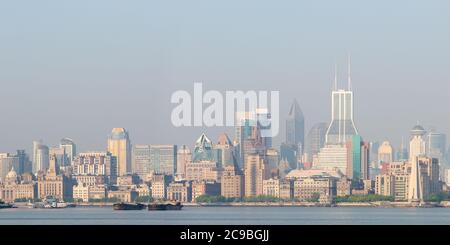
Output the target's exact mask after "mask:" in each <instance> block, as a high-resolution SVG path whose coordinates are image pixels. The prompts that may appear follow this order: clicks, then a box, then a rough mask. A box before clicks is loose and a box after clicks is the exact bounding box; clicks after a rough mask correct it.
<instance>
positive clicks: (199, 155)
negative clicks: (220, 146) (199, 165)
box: [192, 133, 216, 162]
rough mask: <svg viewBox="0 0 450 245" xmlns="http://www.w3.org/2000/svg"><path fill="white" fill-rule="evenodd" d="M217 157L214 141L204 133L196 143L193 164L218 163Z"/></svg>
mask: <svg viewBox="0 0 450 245" xmlns="http://www.w3.org/2000/svg"><path fill="white" fill-rule="evenodd" d="M215 156H216V154H215V153H214V150H213V143H212V141H211V140H210V139H209V138H208V137H207V136H206V134H204V133H203V134H202V135H201V136H200V137H199V138H198V139H197V141H196V142H195V147H194V152H193V153H192V162H202V161H216V159H215Z"/></svg>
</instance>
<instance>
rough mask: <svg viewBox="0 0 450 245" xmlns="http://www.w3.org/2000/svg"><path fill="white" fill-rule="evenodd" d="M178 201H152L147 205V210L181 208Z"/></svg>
mask: <svg viewBox="0 0 450 245" xmlns="http://www.w3.org/2000/svg"><path fill="white" fill-rule="evenodd" d="M182 208H183V205H182V204H181V203H180V202H166V203H152V204H149V205H148V206H147V209H148V211H163V210H181V209H182Z"/></svg>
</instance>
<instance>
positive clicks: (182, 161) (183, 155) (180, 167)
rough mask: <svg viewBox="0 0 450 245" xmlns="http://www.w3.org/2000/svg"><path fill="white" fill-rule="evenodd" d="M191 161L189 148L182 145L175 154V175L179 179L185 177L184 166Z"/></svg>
mask: <svg viewBox="0 0 450 245" xmlns="http://www.w3.org/2000/svg"><path fill="white" fill-rule="evenodd" d="M191 161H192V153H191V150H190V149H189V147H187V146H186V145H182V146H181V147H180V148H179V149H178V152H177V173H176V175H177V176H178V177H180V178H181V179H184V178H185V177H186V166H187V164H188V163H189V162H191Z"/></svg>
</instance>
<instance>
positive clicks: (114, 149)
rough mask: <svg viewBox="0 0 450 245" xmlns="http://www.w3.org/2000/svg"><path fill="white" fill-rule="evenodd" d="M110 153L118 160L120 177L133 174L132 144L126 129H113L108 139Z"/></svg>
mask: <svg viewBox="0 0 450 245" xmlns="http://www.w3.org/2000/svg"><path fill="white" fill-rule="evenodd" d="M108 151H109V152H111V154H112V155H113V156H115V157H116V158H117V169H118V170H117V174H118V176H122V175H126V174H128V173H130V172H131V143H130V139H129V135H128V132H127V131H126V130H125V129H124V128H113V129H112V131H111V134H110V135H109V138H108Z"/></svg>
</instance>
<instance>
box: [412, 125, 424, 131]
mask: <svg viewBox="0 0 450 245" xmlns="http://www.w3.org/2000/svg"><path fill="white" fill-rule="evenodd" d="M419 130H420V131H425V129H424V128H423V127H422V126H420V125H416V126H414V127H413V128H412V129H411V131H419Z"/></svg>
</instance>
